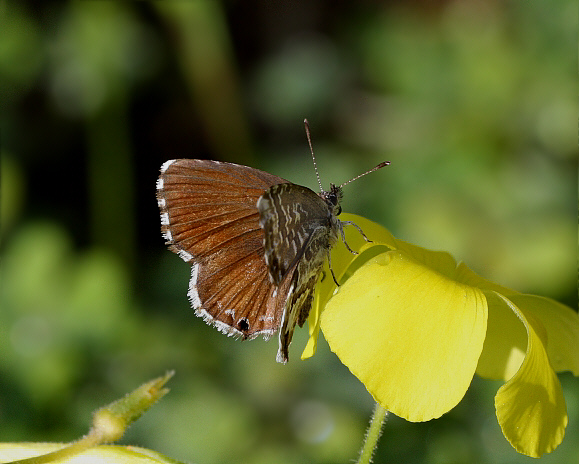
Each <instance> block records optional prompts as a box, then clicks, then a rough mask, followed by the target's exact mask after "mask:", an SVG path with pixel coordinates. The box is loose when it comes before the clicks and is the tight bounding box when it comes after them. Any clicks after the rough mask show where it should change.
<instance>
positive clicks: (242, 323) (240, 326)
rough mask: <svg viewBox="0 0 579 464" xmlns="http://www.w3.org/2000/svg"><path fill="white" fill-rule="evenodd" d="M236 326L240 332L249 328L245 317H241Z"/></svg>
mask: <svg viewBox="0 0 579 464" xmlns="http://www.w3.org/2000/svg"><path fill="white" fill-rule="evenodd" d="M237 328H238V329H239V330H241V331H242V332H244V333H245V332H247V331H248V330H249V323H248V322H247V318H245V317H244V318H242V319H239V320H238V321H237Z"/></svg>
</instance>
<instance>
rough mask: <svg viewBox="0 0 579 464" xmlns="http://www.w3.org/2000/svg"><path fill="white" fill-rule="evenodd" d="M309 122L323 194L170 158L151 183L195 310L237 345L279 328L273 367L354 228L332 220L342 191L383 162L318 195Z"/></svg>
mask: <svg viewBox="0 0 579 464" xmlns="http://www.w3.org/2000/svg"><path fill="white" fill-rule="evenodd" d="M305 124H306V133H307V136H308V142H309V144H310V150H311V152H312V157H313V160H314V167H315V169H316V175H317V177H318V182H319V183H320V190H321V192H320V193H315V192H314V191H312V190H310V189H309V188H307V187H303V186H301V185H297V184H293V183H291V182H289V181H287V180H285V179H282V178H281V177H278V176H274V175H273V174H269V173H267V172H264V171H260V170H259V169H255V168H251V167H248V166H241V165H238V164H233V163H224V162H219V161H212V160H199V159H176V160H169V161H167V162H165V163H164V164H163V165H162V167H161V174H160V176H159V178H158V180H157V203H158V206H159V209H160V212H161V232H162V234H163V237H164V238H165V241H166V244H167V245H168V246H169V249H170V250H171V251H173V252H175V253H177V254H178V255H179V256H180V257H181V258H182V259H183V260H184V261H185V262H187V263H190V264H191V266H192V267H191V279H190V281H189V291H188V297H189V300H190V302H191V305H192V306H193V308H194V310H195V314H196V315H197V316H200V317H202V318H203V319H204V320H205V322H207V323H208V324H210V325H213V326H215V327H216V328H217V329H218V330H220V331H221V332H223V333H225V334H227V335H229V336H238V337H241V338H243V339H252V338H255V337H257V336H258V335H263V336H264V337H265V338H268V337H270V336H271V335H273V334H274V333H275V332H276V331H277V330H278V329H279V331H280V332H279V348H278V352H277V356H276V361H278V362H280V363H284V364H285V363H286V362H287V361H288V358H289V354H288V349H289V345H290V342H291V340H292V336H293V333H294V329H295V326H296V325H298V326H300V327H301V326H302V325H303V324H304V322H305V321H306V319H307V317H308V314H309V312H310V309H311V306H312V301H313V295H314V289H315V285H316V282H317V281H318V279H319V278H320V275H321V274H322V267H323V264H324V262H325V260H326V259H329V258H330V250H331V249H332V247H333V246H334V245H335V243H336V242H337V241H338V239H339V238H341V239H342V240H343V241H344V243H346V242H345V238H344V229H343V226H344V225H346V224H350V222H341V221H340V220H339V219H338V215H339V214H340V212H341V207H340V200H341V199H342V187H343V186H344V185H346V184H347V183H349V182H351V181H353V180H355V179H357V178H358V177H361V176H362V175H365V174H367V173H369V172H372V171H375V170H377V169H380V168H381V167H383V166H386V165H387V164H389V163H388V162H383V163H380V164H379V165H378V166H376V167H375V168H373V169H371V170H370V171H368V172H366V173H364V174H361V175H360V176H358V177H355V178H354V179H352V180H351V181H349V182H346V183H345V184H342V185H340V186H336V185H334V184H330V189H329V190H328V191H324V190H323V188H322V187H321V182H320V179H319V174H318V172H317V167H316V165H315V157H314V155H313V149H312V144H311V139H310V131H309V126H308V124H307V121H305ZM356 227H357V226H356ZM358 230H360V229H359V228H358ZM360 232H361V231H360ZM362 234H363V233H362ZM364 237H365V236H364ZM346 246H347V244H346ZM348 249H349V247H348ZM350 251H352V250H350ZM352 252H353V251H352ZM332 275H333V271H332ZM334 280H335V276H334Z"/></svg>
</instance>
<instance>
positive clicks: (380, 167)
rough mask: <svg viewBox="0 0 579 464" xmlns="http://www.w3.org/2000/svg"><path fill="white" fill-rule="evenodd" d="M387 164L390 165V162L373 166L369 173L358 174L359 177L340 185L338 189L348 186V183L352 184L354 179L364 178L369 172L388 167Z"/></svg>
mask: <svg viewBox="0 0 579 464" xmlns="http://www.w3.org/2000/svg"><path fill="white" fill-rule="evenodd" d="M389 164H390V161H382V162H381V163H380V164H379V165H378V166H374V167H373V168H372V169H370V170H369V171H366V172H364V173H362V174H360V175H359V176H356V177H354V178H353V179H350V180H349V181H348V182H344V183H343V184H342V185H340V188H342V187H343V186H344V185H348V184H349V183H350V182H354V181H355V180H356V179H359V178H360V177H364V176H365V175H366V174H370V173H371V172H374V171H377V170H378V169H382V168H383V167H384V166H388V165H389Z"/></svg>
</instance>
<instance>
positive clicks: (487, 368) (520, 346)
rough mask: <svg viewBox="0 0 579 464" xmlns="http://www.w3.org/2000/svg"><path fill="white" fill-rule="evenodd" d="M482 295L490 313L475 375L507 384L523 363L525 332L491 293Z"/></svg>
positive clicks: (513, 316) (507, 308)
mask: <svg viewBox="0 0 579 464" xmlns="http://www.w3.org/2000/svg"><path fill="white" fill-rule="evenodd" d="M485 294H486V295H487V304H488V310H489V318H488V325H487V336H486V339H485V343H484V347H483V351H482V354H481V356H480V359H479V361H478V366H477V368H476V373H477V374H478V375H480V376H481V377H484V378H487V379H500V380H508V379H510V378H511V377H512V376H513V375H515V373H516V372H517V371H518V370H519V368H520V367H521V364H522V363H523V360H524V359H525V352H526V351H527V331H526V330H525V326H524V325H523V324H522V322H521V320H520V319H519V318H518V317H517V316H516V314H515V313H514V312H513V311H511V309H510V308H509V307H508V306H507V305H505V303H504V302H503V301H502V300H501V299H499V298H496V297H493V295H494V291H490V292H485ZM488 295H490V296H488ZM510 297H512V296H510Z"/></svg>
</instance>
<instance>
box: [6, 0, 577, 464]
mask: <svg viewBox="0 0 579 464" xmlns="http://www.w3.org/2000/svg"><path fill="white" fill-rule="evenodd" d="M0 17H1V21H2V24H1V26H0V28H1V33H0V99H1V101H2V112H1V115H0V118H1V140H0V141H1V157H2V158H1V160H2V170H1V175H2V178H1V180H2V183H1V188H2V190H1V197H0V198H1V222H0V233H1V236H2V242H1V250H2V258H1V263H2V268H1V272H2V277H1V284H2V292H1V293H0V308H1V309H0V440H2V441H49V440H50V441H68V440H71V439H74V438H76V437H78V436H80V435H81V434H84V433H85V432H86V430H87V427H88V423H89V422H90V414H91V411H92V410H93V409H95V408H96V407H98V406H100V405H102V404H105V403H107V402H109V401H111V400H113V399H115V398H117V397H119V396H121V395H123V394H124V393H125V392H127V391H129V390H131V389H133V388H135V387H136V386H138V385H139V384H140V383H142V382H144V381H145V380H148V379H150V378H152V377H155V376H157V375H161V374H163V373H164V372H165V371H166V370H168V369H176V376H175V377H174V379H172V380H171V382H170V385H169V386H170V387H171V390H172V391H171V393H170V394H169V396H168V397H166V398H164V399H163V400H162V401H161V402H160V403H159V404H158V405H156V406H155V407H154V408H153V409H152V410H151V411H150V412H149V413H147V414H146V415H145V416H144V417H142V418H141V420H140V421H138V422H137V423H136V424H135V425H133V427H132V428H131V429H130V431H129V433H128V435H127V436H126V437H125V438H124V439H123V443H128V444H138V445H140V446H144V447H149V448H152V449H155V450H157V451H159V452H162V453H165V454H167V455H168V456H171V457H174V458H176V459H181V460H186V461H189V462H195V463H200V464H204V463H231V462H243V463H250V464H258V463H259V464H261V463H274V462H275V463H282V464H283V463H304V462H310V463H334V462H351V460H352V459H354V458H355V457H356V456H357V453H358V450H359V448H360V446H361V442H362V437H363V435H364V431H365V427H366V425H367V421H368V418H369V416H370V414H371V410H372V399H371V397H370V395H369V394H368V393H367V392H366V390H365V388H364V387H363V385H361V384H360V383H359V382H358V381H357V380H356V379H355V378H354V377H353V376H352V375H351V374H350V373H349V372H348V370H347V368H345V367H344V366H343V365H342V364H341V363H340V362H339V360H338V359H337V358H336V357H335V356H334V355H333V354H332V353H330V351H329V349H328V347H327V345H326V344H325V342H323V341H322V342H321V343H320V345H321V346H320V348H319V351H318V354H317V355H316V356H315V357H314V358H313V359H311V360H309V361H306V362H301V361H299V354H300V352H301V349H302V348H303V346H304V343H305V340H306V336H305V333H304V332H305V331H303V330H302V331H299V333H297V334H296V337H295V341H294V343H293V345H292V353H291V357H292V362H290V363H289V365H287V366H280V365H278V364H276V363H275V361H274V358H275V353H276V350H277V343H276V341H270V342H269V343H266V342H264V341H263V340H255V341H252V342H246V343H241V342H239V341H236V340H232V339H229V338H226V337H224V336H223V335H221V334H219V333H218V332H217V331H216V330H215V329H213V328H210V327H208V326H206V325H205V324H204V323H203V322H202V320H201V319H198V318H196V317H195V316H194V315H193V311H192V310H191V309H190V307H189V303H188V301H187V297H186V293H187V285H188V279H189V272H190V270H189V266H187V265H186V264H184V263H183V262H182V261H181V260H180V259H179V258H178V257H177V256H176V255H174V254H172V253H170V252H169V251H167V250H166V249H165V247H164V245H163V240H162V237H161V234H160V230H159V229H160V224H159V217H158V211H157V204H156V200H155V180H156V177H157V175H158V170H159V167H160V165H161V164H162V162H164V161H165V160H167V159H170V158H212V159H219V160H223V161H229V162H236V163H241V164H247V165H251V166H254V167H258V168H261V169H264V170H267V171H269V172H272V173H274V174H277V175H279V176H282V177H284V178H286V179H288V180H290V181H293V182H295V183H300V184H303V185H307V186H309V187H311V188H313V189H317V184H316V180H315V174H314V171H313V168H312V163H311V158H310V155H309V150H308V147H307V142H306V138H305V133H304V128H303V124H302V121H303V118H304V117H307V118H308V119H309V121H310V124H311V128H312V137H313V143H314V148H315V150H316V155H317V158H318V167H319V170H320V175H321V177H322V181H323V183H324V185H325V186H326V187H327V186H328V184H329V182H330V181H331V182H335V183H341V182H344V181H346V180H348V179H350V178H352V177H354V176H355V175H357V174H359V173H360V172H363V171H365V170H366V169H368V168H370V167H372V166H374V165H375V164H377V163H378V162H380V161H383V160H390V161H391V162H392V165H391V166H389V167H388V168H386V169H383V170H381V171H380V172H378V173H374V174H372V175H370V176H368V177H366V178H364V179H363V180H359V181H357V182H356V183H354V184H352V185H349V186H347V187H346V188H345V199H344V203H343V207H344V210H345V211H348V212H355V213H357V214H361V215H364V216H366V217H369V218H371V219H373V220H375V221H377V222H379V223H381V224H383V225H385V226H387V227H388V228H389V229H390V230H391V231H392V232H393V233H394V234H395V236H397V237H399V238H402V239H405V240H408V241H411V242H413V243H416V244H418V245H422V246H425V247H428V248H431V249H441V250H446V251H449V252H451V253H452V254H453V255H454V256H455V257H456V258H457V259H458V260H462V261H464V262H466V263H467V264H468V265H469V266H470V267H471V268H472V269H474V270H475V271H476V272H478V273H480V274H481V275H483V276H484V277H486V278H489V279H492V280H495V281H497V282H500V283H501V284H504V285H507V286H511V287H513V288H516V289H517V290H520V291H524V292H529V293H539V294H543V295H546V296H549V297H551V298H555V299H557V300H559V301H562V302H564V303H566V304H568V305H570V306H572V307H573V308H577V271H576V269H577V222H576V220H577V114H576V113H577V109H576V79H577V76H576V47H577V43H576V42H577V37H576V19H577V5H576V3H575V2H572V1H571V0H557V1H554V2H539V1H535V0H531V1H528V2H521V1H504V2H488V1H482V0H481V1H467V2H465V1H460V0H455V1H437V2H432V1H410V2H405V3H404V5H403V6H402V4H401V2H377V1H363V2H357V3H354V2H324V1H320V0H314V1H306V0H302V1H295V2H275V3H273V2H267V1H255V0H247V1H227V2H217V1H188V2H178V1H172V2H156V3H149V2H106V1H99V2H91V1H83V2H68V1H65V2H53V1H47V2H43V3H40V4H39V3H38V2H31V1H19V2H15V1H0ZM352 317H356V315H355V312H354V311H353V313H352ZM560 378H561V382H562V384H563V388H564V391H565V396H566V399H567V407H568V411H569V415H570V421H569V426H568V428H567V437H566V439H565V440H564V442H563V444H562V445H561V446H560V447H559V448H558V449H557V450H556V451H555V452H554V453H552V454H551V455H548V456H547V457H545V458H544V461H545V462H548V463H570V462H578V461H577V456H579V439H578V437H579V388H578V382H577V379H575V378H573V377H572V376H570V375H569V374H563V375H561V376H560ZM499 385H500V383H497V382H487V381H481V380H480V379H478V378H475V380H474V382H473V385H472V387H471V389H470V390H469V392H468V393H467V395H466V397H465V399H464V400H463V401H462V402H461V403H460V404H459V406H458V407H457V408H455V409H454V410H452V411H451V412H449V413H448V414H446V415H445V416H444V417H443V418H442V419H439V420H435V421H431V422H428V423H423V424H410V423H407V422H405V421H403V420H401V419H398V418H396V417H392V418H391V419H390V420H389V422H388V423H387V424H386V426H385V429H384V434H383V436H382V439H381V442H380V444H379V448H378V451H377V455H376V459H375V462H377V463H380V462H405V463H498V462H500V463H523V462H530V458H526V457H523V456H519V455H517V453H516V452H515V451H514V450H513V449H512V448H511V447H510V445H508V443H507V442H506V440H505V439H504V438H503V437H502V435H501V433H500V430H499V427H498V425H497V423H496V419H495V416H494V407H493V396H494V393H495V392H496V389H497V388H498V386H499Z"/></svg>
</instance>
